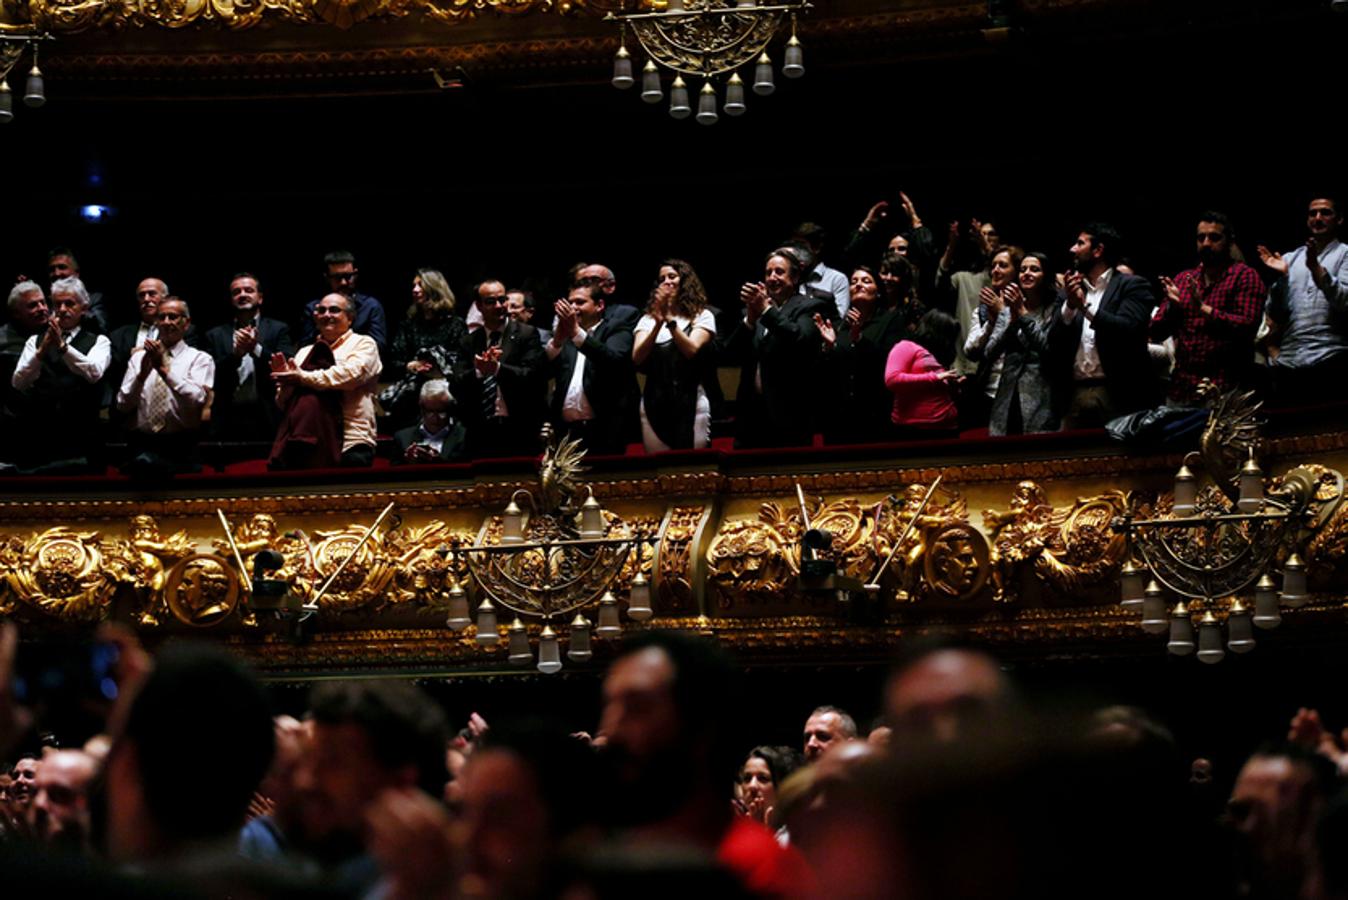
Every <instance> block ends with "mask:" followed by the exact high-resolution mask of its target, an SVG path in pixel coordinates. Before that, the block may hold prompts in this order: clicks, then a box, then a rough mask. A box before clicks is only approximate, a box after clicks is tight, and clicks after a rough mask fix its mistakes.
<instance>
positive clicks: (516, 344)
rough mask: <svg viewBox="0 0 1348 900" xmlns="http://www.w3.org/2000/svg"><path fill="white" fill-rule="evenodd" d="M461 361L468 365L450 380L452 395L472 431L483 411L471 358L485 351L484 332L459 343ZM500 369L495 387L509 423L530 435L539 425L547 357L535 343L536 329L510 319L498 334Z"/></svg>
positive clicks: (476, 332) (480, 393)
mask: <svg viewBox="0 0 1348 900" xmlns="http://www.w3.org/2000/svg"><path fill="white" fill-rule="evenodd" d="M463 348H464V349H463V358H464V359H466V360H467V361H468V365H467V367H466V369H465V370H464V371H463V372H460V373H456V374H455V376H454V377H453V382H454V383H453V388H454V390H453V394H454V396H455V398H456V399H457V400H458V403H459V409H460V411H461V412H462V418H463V419H464V420H465V421H466V422H467V423H468V428H469V431H472V429H473V425H474V423H476V422H478V421H480V420H481V419H482V418H483V417H484V416H485V412H484V410H483V408H482V402H483V401H482V379H481V378H478V377H477V370H476V368H475V367H474V366H473V357H475V356H477V355H478V354H479V353H481V352H482V351H484V350H486V349H487V329H486V328H479V329H477V330H475V331H473V332H471V333H470V334H469V335H468V337H467V338H466V339H465V340H464V342H463ZM500 362H501V368H500V371H498V372H497V373H496V387H497V390H499V391H500V393H501V397H502V398H503V399H504V400H505V404H506V409H508V410H509V411H510V418H511V419H512V420H513V422H512V424H513V425H514V426H515V427H516V429H517V430H520V431H521V433H524V432H525V431H529V430H531V431H532V432H533V433H534V434H536V433H537V432H538V428H539V426H540V425H542V424H543V417H544V414H545V411H546V403H545V400H544V392H545V390H546V388H547V366H546V363H547V357H546V356H545V355H544V354H543V344H542V343H541V342H540V341H539V340H538V329H536V328H534V327H533V326H532V325H525V324H523V323H521V322H516V321H515V320H514V319H510V320H509V321H507V322H506V324H505V327H504V328H503V329H502V331H501V360H500Z"/></svg>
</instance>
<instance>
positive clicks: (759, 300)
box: [740, 281, 770, 324]
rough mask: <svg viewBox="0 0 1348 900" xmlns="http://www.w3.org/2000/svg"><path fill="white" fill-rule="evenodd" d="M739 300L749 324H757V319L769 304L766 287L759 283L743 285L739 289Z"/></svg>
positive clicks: (751, 282) (753, 282)
mask: <svg viewBox="0 0 1348 900" xmlns="http://www.w3.org/2000/svg"><path fill="white" fill-rule="evenodd" d="M740 300H741V302H743V303H744V310H745V313H746V314H747V315H748V317H749V323H750V324H753V323H754V322H757V321H758V317H759V316H761V315H763V310H765V309H767V308H768V303H769V302H770V298H769V297H768V288H767V285H765V284H763V282H761V281H750V282H747V283H745V285H744V286H743V287H741V288H740Z"/></svg>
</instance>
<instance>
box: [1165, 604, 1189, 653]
mask: <svg viewBox="0 0 1348 900" xmlns="http://www.w3.org/2000/svg"><path fill="white" fill-rule="evenodd" d="M1165 648H1166V649H1167V650H1169V651H1170V652H1171V653H1173V654H1175V655H1176V656H1188V655H1189V654H1190V653H1193V652H1194V623H1193V620H1192V619H1191V618H1190V617H1189V607H1187V606H1185V605H1184V604H1183V603H1177V604H1175V609H1174V611H1173V612H1171V614H1170V643H1168V644H1166V645H1165Z"/></svg>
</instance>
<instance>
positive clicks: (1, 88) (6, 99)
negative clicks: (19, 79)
mask: <svg viewBox="0 0 1348 900" xmlns="http://www.w3.org/2000/svg"><path fill="white" fill-rule="evenodd" d="M13 119H14V92H13V91H11V90H10V89H9V82H7V81H5V80H4V79H2V78H0V124H3V123H5V122H10V121H12V120H13Z"/></svg>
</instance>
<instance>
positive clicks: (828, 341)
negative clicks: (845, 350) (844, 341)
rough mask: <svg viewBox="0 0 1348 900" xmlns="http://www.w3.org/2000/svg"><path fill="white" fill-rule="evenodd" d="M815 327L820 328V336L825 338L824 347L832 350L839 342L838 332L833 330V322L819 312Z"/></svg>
mask: <svg viewBox="0 0 1348 900" xmlns="http://www.w3.org/2000/svg"><path fill="white" fill-rule="evenodd" d="M814 327H815V328H818V329H819V336H820V337H822V338H823V339H824V348H825V349H827V350H832V349H833V347H834V345H835V344H837V343H838V333H837V332H836V331H834V330H833V323H832V322H830V321H829V320H828V319H825V318H824V317H823V316H821V315H819V313H815V314H814Z"/></svg>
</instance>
